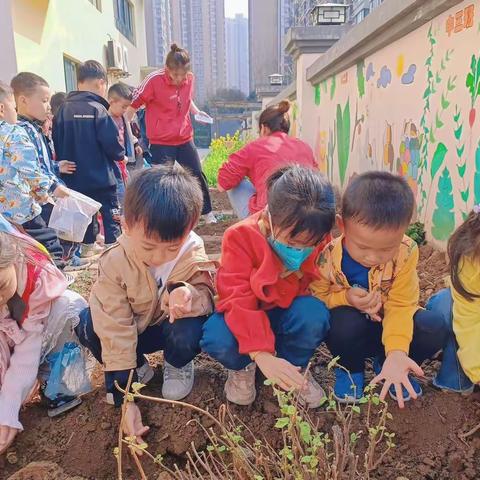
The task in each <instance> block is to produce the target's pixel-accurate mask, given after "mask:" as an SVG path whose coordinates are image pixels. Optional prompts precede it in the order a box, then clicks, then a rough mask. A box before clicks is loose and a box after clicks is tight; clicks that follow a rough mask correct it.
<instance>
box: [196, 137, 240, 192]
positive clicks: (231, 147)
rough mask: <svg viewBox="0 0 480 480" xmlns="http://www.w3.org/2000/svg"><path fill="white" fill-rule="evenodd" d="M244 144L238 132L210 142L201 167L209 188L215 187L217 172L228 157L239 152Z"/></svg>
mask: <svg viewBox="0 0 480 480" xmlns="http://www.w3.org/2000/svg"><path fill="white" fill-rule="evenodd" d="M246 143H247V142H246V141H245V140H242V139H241V138H240V132H237V133H235V135H226V136H225V137H218V138H215V139H213V140H212V143H211V144H210V153H209V154H208V156H207V158H206V159H205V161H204V162H203V167H202V168H203V172H204V173H205V176H206V177H207V181H208V185H209V186H210V187H216V186H217V177H218V171H219V170H220V167H221V166H222V165H223V164H224V163H225V162H226V161H227V159H228V157H229V155H231V154H232V153H235V152H237V151H238V150H240V149H241V148H242V147H243V146H244V145H245V144H246Z"/></svg>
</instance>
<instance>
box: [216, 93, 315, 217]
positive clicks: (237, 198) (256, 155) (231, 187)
mask: <svg viewBox="0 0 480 480" xmlns="http://www.w3.org/2000/svg"><path fill="white" fill-rule="evenodd" d="M289 109H290V103H289V102H288V100H284V101H282V102H280V103H279V104H278V105H275V106H272V107H268V108H267V109H265V110H264V111H263V112H262V114H261V115H260V119H259V125H260V138H259V139H258V140H255V141H254V142H251V143H249V144H247V145H246V146H245V147H243V148H242V149H241V150H239V151H238V152H236V153H234V154H232V155H230V157H229V159H228V161H227V162H226V163H224V164H223V165H222V167H221V168H220V171H219V172H218V186H219V190H221V191H227V193H228V197H229V199H230V203H231V204H232V207H233V209H234V210H235V213H236V214H237V216H238V217H239V218H241V219H243V218H247V217H248V216H249V215H251V214H253V213H256V212H258V211H260V210H262V209H264V208H265V205H266V204H267V179H268V177H269V176H270V175H271V174H272V173H273V172H275V171H276V170H278V169H279V168H282V167H284V166H286V165H293V164H296V165H304V166H306V167H315V166H316V164H315V159H314V156H313V152H312V149H311V148H310V147H309V146H308V145H307V144H306V143H305V142H302V141H301V140H299V139H298V138H294V137H290V136H289V135H288V132H289V131H290V117H289V114H288V111H289ZM245 177H247V178H248V180H247V179H246V178H245Z"/></svg>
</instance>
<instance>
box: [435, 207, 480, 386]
mask: <svg viewBox="0 0 480 480" xmlns="http://www.w3.org/2000/svg"><path fill="white" fill-rule="evenodd" d="M448 257H449V260H450V277H451V288H450V289H447V290H442V291H441V292H439V293H437V294H436V295H435V296H434V297H432V299H431V300H430V302H429V303H428V305H427V308H430V309H431V310H432V311H435V312H437V313H438V314H440V315H442V316H443V317H444V318H445V323H446V324H447V325H448V331H449V335H448V339H447V342H446V344H445V346H444V349H443V361H442V366H441V368H440V371H439V373H438V375H437V377H436V378H435V379H434V380H433V384H434V386H436V387H437V388H440V389H442V390H445V391H450V392H458V393H464V394H468V393H471V392H472V391H473V386H474V384H479V383H480V205H476V206H474V207H473V211H472V212H471V213H470V215H469V216H468V218H467V219H466V220H465V222H464V223H463V224H462V225H461V226H460V227H459V228H458V229H457V231H456V232H455V233H454V234H453V235H452V237H451V238H450V241H449V242H448Z"/></svg>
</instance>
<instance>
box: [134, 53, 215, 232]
mask: <svg viewBox="0 0 480 480" xmlns="http://www.w3.org/2000/svg"><path fill="white" fill-rule="evenodd" d="M194 80H195V79H194V76H193V73H192V72H191V71H190V56H189V55H188V52H187V51H186V50H184V49H183V48H180V47H178V46H177V45H176V44H173V45H172V46H171V49H170V52H169V53H168V55H167V60H166V62H165V68H163V69H161V70H158V71H156V72H153V73H151V74H150V75H148V77H146V78H145V80H144V81H143V83H142V84H141V85H140V87H138V88H137V89H136V90H135V93H134V95H133V101H132V108H133V109H135V110H138V109H139V108H140V107H141V106H143V105H145V113H146V124H147V137H148V140H149V141H150V152H151V154H152V159H151V163H152V164H154V165H163V164H165V163H173V162H175V161H177V162H178V163H179V164H180V165H182V167H184V168H187V169H188V170H190V171H191V172H192V173H193V174H194V175H195V176H196V177H197V179H198V181H199V182H200V186H201V187H202V192H203V210H202V214H203V215H204V216H205V220H206V221H207V223H216V218H215V216H214V215H213V213H212V204H211V201H210V194H209V191H208V185H207V179H206V178H205V175H204V174H203V172H202V166H201V163H200V158H199V156H198V152H197V149H196V148H195V144H194V143H193V128H192V121H191V118H190V114H191V113H193V114H194V115H195V114H197V113H204V112H201V111H200V110H199V109H198V107H197V106H196V105H195V102H194V101H193V92H194V83H195V81H194Z"/></svg>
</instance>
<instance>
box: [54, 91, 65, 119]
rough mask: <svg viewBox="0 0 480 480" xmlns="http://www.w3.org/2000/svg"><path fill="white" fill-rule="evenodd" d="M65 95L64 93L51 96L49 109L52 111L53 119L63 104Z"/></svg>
mask: <svg viewBox="0 0 480 480" xmlns="http://www.w3.org/2000/svg"><path fill="white" fill-rule="evenodd" d="M66 98H67V94H66V93H65V92H57V93H54V94H53V95H52V98H51V99H50V108H51V109H52V115H53V116H54V117H55V116H56V115H57V113H58V111H59V110H60V107H61V106H62V105H63V104H64V103H65V100H66Z"/></svg>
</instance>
